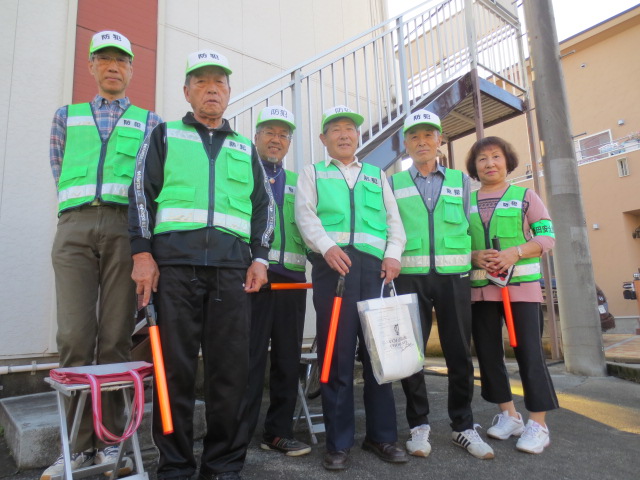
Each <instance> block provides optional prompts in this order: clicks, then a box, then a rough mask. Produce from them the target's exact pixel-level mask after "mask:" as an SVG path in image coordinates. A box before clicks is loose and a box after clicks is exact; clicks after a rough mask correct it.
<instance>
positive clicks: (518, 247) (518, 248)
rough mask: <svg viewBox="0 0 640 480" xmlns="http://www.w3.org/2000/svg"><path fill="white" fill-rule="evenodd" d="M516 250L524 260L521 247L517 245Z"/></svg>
mask: <svg viewBox="0 0 640 480" xmlns="http://www.w3.org/2000/svg"><path fill="white" fill-rule="evenodd" d="M516 250H518V256H519V257H520V258H522V249H521V248H520V245H516Z"/></svg>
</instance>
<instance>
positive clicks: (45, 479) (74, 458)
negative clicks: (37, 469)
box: [40, 450, 95, 480]
mask: <svg viewBox="0 0 640 480" xmlns="http://www.w3.org/2000/svg"><path fill="white" fill-rule="evenodd" d="M94 458H95V452H94V451H93V450H89V451H86V452H80V453H72V454H71V470H72V471H73V470H77V469H79V468H82V467H88V466H89V465H93V459H94ZM62 474H64V457H63V455H62V454H60V456H59V457H58V459H57V460H56V461H55V462H53V464H52V465H51V466H50V467H49V468H47V469H46V470H45V471H44V472H42V475H40V480H51V478H52V477H55V476H58V475H62Z"/></svg>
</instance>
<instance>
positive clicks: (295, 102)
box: [291, 68, 304, 173]
mask: <svg viewBox="0 0 640 480" xmlns="http://www.w3.org/2000/svg"><path fill="white" fill-rule="evenodd" d="M291 81H292V83H293V85H292V86H291V102H292V106H291V107H292V108H293V117H294V118H295V119H296V122H297V123H298V125H302V72H301V71H300V69H299V68H298V69H296V70H294V71H293V73H292V74H291ZM303 142H304V133H303V131H302V128H296V129H295V130H294V131H293V155H294V157H295V168H294V171H296V172H297V173H302V169H303V168H304V148H303V147H304V143H303Z"/></svg>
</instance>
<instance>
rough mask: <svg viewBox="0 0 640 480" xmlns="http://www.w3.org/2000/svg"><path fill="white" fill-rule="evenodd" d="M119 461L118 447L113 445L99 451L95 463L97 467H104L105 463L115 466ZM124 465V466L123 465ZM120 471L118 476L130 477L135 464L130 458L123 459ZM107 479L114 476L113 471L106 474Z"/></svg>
mask: <svg viewBox="0 0 640 480" xmlns="http://www.w3.org/2000/svg"><path fill="white" fill-rule="evenodd" d="M117 459H118V447H116V446H115V445H111V446H109V447H105V448H104V449H103V450H98V453H96V458H95V460H94V461H93V463H94V464H95V465H102V464H103V463H113V464H115V462H116V460H117ZM123 463H124V465H123ZM120 465H122V466H121V467H120V470H118V476H120V475H129V474H130V473H131V471H132V470H133V462H132V461H131V459H130V458H129V457H122V458H121V459H120ZM104 474H105V475H106V476H107V477H110V476H111V475H112V474H113V471H112V470H109V471H108V472H104Z"/></svg>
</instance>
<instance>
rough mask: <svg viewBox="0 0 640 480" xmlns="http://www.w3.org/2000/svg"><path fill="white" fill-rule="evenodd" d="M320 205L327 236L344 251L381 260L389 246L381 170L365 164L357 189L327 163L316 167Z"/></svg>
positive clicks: (320, 216) (356, 184)
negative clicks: (344, 249) (365, 254)
mask: <svg viewBox="0 0 640 480" xmlns="http://www.w3.org/2000/svg"><path fill="white" fill-rule="evenodd" d="M314 168H315V173H316V189H317V191H318V204H317V207H316V212H317V215H318V218H319V219H320V221H321V222H322V226H323V228H324V230H325V232H326V234H327V235H328V236H329V237H330V238H331V239H332V240H333V241H334V242H335V243H336V244H337V245H338V246H340V247H344V246H347V245H353V246H354V247H355V248H356V249H357V250H359V251H361V252H364V253H367V254H369V255H373V256H375V257H377V258H379V259H382V257H383V256H384V251H385V248H386V245H387V228H388V227H387V210H386V208H385V205H384V199H383V195H382V173H381V170H380V169H379V168H378V167H376V166H374V165H371V164H369V163H363V164H362V169H361V170H360V173H359V174H358V178H357V179H356V183H355V185H354V186H353V189H350V188H349V185H348V184H347V181H346V180H345V178H344V176H343V175H342V172H340V170H339V169H338V167H337V166H336V165H334V164H332V163H330V164H329V165H328V166H327V165H325V163H324V161H321V162H318V163H316V164H315V165H314Z"/></svg>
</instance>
